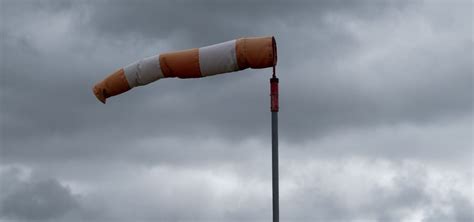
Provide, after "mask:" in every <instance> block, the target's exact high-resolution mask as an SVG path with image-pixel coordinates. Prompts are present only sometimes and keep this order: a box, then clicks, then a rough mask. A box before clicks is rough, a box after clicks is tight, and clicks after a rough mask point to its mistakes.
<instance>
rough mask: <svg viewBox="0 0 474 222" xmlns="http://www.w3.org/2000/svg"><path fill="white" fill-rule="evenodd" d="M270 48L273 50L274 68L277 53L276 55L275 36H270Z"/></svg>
mask: <svg viewBox="0 0 474 222" xmlns="http://www.w3.org/2000/svg"><path fill="white" fill-rule="evenodd" d="M272 48H273V66H276V64H277V60H278V53H277V44H276V40H275V36H272Z"/></svg>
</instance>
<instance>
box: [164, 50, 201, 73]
mask: <svg viewBox="0 0 474 222" xmlns="http://www.w3.org/2000/svg"><path fill="white" fill-rule="evenodd" d="M160 67H161V71H162V72H163V75H164V76H165V77H178V78H183V79H185V78H199V77H202V76H201V71H200V69H199V50H198V49H189V50H183V51H177V52H169V53H164V54H161V55H160Z"/></svg>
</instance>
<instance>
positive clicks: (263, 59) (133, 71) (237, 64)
mask: <svg viewBox="0 0 474 222" xmlns="http://www.w3.org/2000/svg"><path fill="white" fill-rule="evenodd" d="M276 62H277V50H276V42H275V38H274V37H273V36H270V37H256V38H241V39H237V40H232V41H228V42H224V43H220V44H215V45H211V46H206V47H201V48H194V49H189V50H183V51H176V52H168V53H164V54H160V55H154V56H151V57H148V58H144V59H141V60H138V61H136V62H134V63H132V64H130V65H128V66H126V67H124V68H120V69H119V70H117V71H115V72H114V73H112V74H110V75H109V76H107V77H106V78H105V79H104V80H102V81H100V82H98V83H96V84H95V86H94V88H93V91H94V94H95V96H96V97H97V99H99V100H100V101H101V102H102V103H105V100H106V99H107V98H108V97H111V96H115V95H118V94H121V93H124V92H126V91H128V90H130V89H131V88H133V87H136V86H142V85H146V84H148V83H151V82H154V81H156V80H159V79H161V78H169V77H178V78H201V77H206V76H212V75H216V74H221V73H227V72H234V71H238V70H243V69H246V68H254V69H261V68H267V67H272V66H274V65H276Z"/></svg>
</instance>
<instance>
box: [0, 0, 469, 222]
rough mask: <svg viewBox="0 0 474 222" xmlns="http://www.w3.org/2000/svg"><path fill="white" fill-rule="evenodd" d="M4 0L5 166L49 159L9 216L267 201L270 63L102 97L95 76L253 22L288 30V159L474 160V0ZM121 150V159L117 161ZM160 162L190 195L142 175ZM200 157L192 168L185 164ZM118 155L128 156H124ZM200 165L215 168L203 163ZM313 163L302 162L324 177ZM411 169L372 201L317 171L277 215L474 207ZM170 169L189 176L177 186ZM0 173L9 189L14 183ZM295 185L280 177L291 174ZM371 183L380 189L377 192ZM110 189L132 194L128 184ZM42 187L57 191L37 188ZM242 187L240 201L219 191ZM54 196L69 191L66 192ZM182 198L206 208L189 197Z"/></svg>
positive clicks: (167, 212) (265, 212)
mask: <svg viewBox="0 0 474 222" xmlns="http://www.w3.org/2000/svg"><path fill="white" fill-rule="evenodd" d="M0 4H1V9H0V10H1V11H0V12H1V15H0V16H1V21H0V34H1V40H0V46H1V50H2V51H1V53H0V56H1V63H0V65H1V69H0V72H1V73H0V74H1V77H0V111H1V113H0V124H1V128H0V145H1V148H0V167H1V166H2V165H9V164H20V165H24V166H27V167H31V168H34V169H36V170H38V171H41V172H44V173H45V174H46V175H48V174H49V176H45V177H44V178H40V179H38V180H32V181H26V182H24V181H23V182H18V187H19V188H15V189H12V190H11V191H9V192H5V194H8V195H5V196H2V194H0V197H2V199H1V200H2V204H3V205H4V206H2V211H1V214H0V215H1V216H4V217H7V216H8V217H9V218H10V217H11V218H43V219H47V218H54V217H61V216H62V215H64V214H68V212H70V211H72V212H76V213H77V211H76V210H75V209H76V208H77V205H81V206H84V205H86V206H87V205H89V204H90V203H94V202H97V203H102V204H103V205H100V204H98V205H93V204H90V206H92V205H93V206H94V207H95V208H97V210H96V211H93V212H94V213H91V212H86V213H85V214H88V215H89V216H90V217H88V216H87V215H80V216H79V218H82V216H83V217H84V218H91V217H92V218H93V217H94V215H95V217H96V218H101V219H103V218H109V217H110V218H117V217H120V216H119V215H121V216H123V217H124V218H126V219H124V220H127V219H128V220H133V219H136V217H138V216H137V215H138V214H140V215H143V217H144V218H145V220H146V219H150V218H147V216H150V217H151V218H155V219H156V218H161V219H165V220H173V219H176V220H179V219H189V218H193V217H196V218H202V219H204V220H205V219H209V218H214V219H215V218H220V219H222V220H224V219H229V220H233V219H235V220H236V221H239V220H249V221H251V220H257V219H262V220H264V219H265V218H268V217H269V215H270V214H269V212H270V206H269V205H268V203H269V202H268V196H265V195H267V193H266V191H268V190H266V189H258V186H256V187H257V188H256V187H254V185H255V184H253V183H249V184H247V183H246V182H242V181H259V182H258V183H256V184H257V185H258V184H259V183H260V182H261V181H264V182H262V183H268V181H269V177H268V176H269V175H268V174H267V173H268V172H269V170H270V169H269V166H270V165H268V162H267V161H268V159H267V157H268V156H269V155H270V153H269V149H267V146H268V144H267V141H268V140H269V129H268V128H269V121H270V119H269V115H268V114H269V104H268V103H269V102H268V78H269V76H270V70H246V71H242V72H240V73H235V74H228V75H222V76H215V77H209V78H203V79H199V80H197V79H195V80H179V79H164V80H160V81H157V82H156V83H152V84H150V85H149V86H146V87H140V88H137V89H134V90H132V91H130V92H128V93H126V94H124V95H121V96H119V97H115V98H112V99H110V100H109V101H108V103H107V104H106V105H102V104H100V103H99V102H98V101H96V99H95V98H94V96H93V95H92V92H91V87H92V85H93V84H94V82H96V81H98V80H100V79H102V78H103V77H104V76H105V75H106V74H107V73H110V72H111V71H113V70H115V69H116V68H119V67H121V66H124V65H126V64H128V63H130V62H132V61H134V60H137V59H140V58H143V57H145V56H150V55H152V54H156V53H161V52H165V51H169V50H179V49H185V48H190V47H199V46H204V45H208V44H213V43H218V42H222V41H226V40H230V39H234V38H237V37H242V36H257V35H275V36H276V38H277V42H278V50H279V64H278V67H277V72H278V75H279V77H280V79H281V112H280V118H281V119H280V124H281V125H280V131H281V144H282V157H281V158H282V162H283V164H285V161H289V160H301V161H303V160H304V161H308V163H311V162H313V161H316V162H317V161H321V160H318V158H321V157H328V159H331V160H333V159H334V158H335V157H351V156H362V157H365V158H369V159H370V158H386V159H390V160H394V161H402V160H404V159H414V160H416V161H420V162H423V163H426V164H428V165H429V164H435V165H436V163H437V162H436V163H432V162H430V161H433V160H436V161H438V162H442V163H443V164H444V165H449V167H452V166H454V167H455V168H465V166H469V165H471V164H472V157H469V155H467V154H469V153H471V154H472V139H470V135H472V127H471V126H470V124H469V123H472V100H473V94H472V88H473V85H472V84H473V79H472V78H473V75H472V50H473V48H472V46H473V45H472V34H471V31H472V27H471V26H472V21H471V16H470V14H472V12H471V11H470V7H471V6H472V5H471V4H472V3H471V2H463V1H455V2H454V3H453V2H449V3H448V2H445V1H434V2H433V1H431V2H430V1H369V0H368V1H329V0H326V1H293V2H291V3H290V2H284V1H238V2H237V1H202V2H201V1H199V2H198V1H98V2H95V1H66V2H64V1H1V3H0ZM466 21H470V22H466ZM424 161H426V162H424ZM123 162H125V163H126V164H123V165H120V164H118V163H123ZM334 163H335V164H340V162H338V161H337V160H335V162H334ZM137 165H138V166H139V167H137ZM444 165H443V166H444ZM153 166H158V167H176V169H174V170H172V171H169V172H166V173H163V174H158V175H155V177H149V178H148V177H147V179H143V178H142V180H140V182H141V183H142V184H147V183H149V180H153V179H154V178H160V179H161V181H160V182H159V183H158V184H154V185H159V186H156V187H160V188H162V189H163V190H161V189H160V192H165V191H169V192H173V191H174V192H176V193H180V192H182V193H183V195H175V196H170V195H169V194H167V193H159V195H157V196H153V197H150V193H154V192H155V190H154V189H150V188H148V190H147V189H142V188H143V187H142V184H139V183H138V182H137V184H134V182H133V181H129V178H134V176H136V175H135V174H136V172H141V170H143V169H142V168H141V167H146V168H147V169H148V167H153ZM222 166H227V167H229V166H230V168H232V170H229V172H227V174H224V175H223V176H222V177H223V178H226V179H228V180H226V179H222V180H219V179H216V178H214V177H213V176H209V174H210V175H213V173H215V172H214V170H215V169H216V168H219V167H222ZM189 167H192V168H193V169H196V171H197V172H194V171H193V172H185V173H182V174H180V175H177V176H174V172H179V171H180V170H183V169H184V171H186V170H185V169H187V168H189ZM286 167H287V165H283V167H282V169H283V170H284V169H286ZM305 167H306V165H305V164H303V165H301V166H299V168H298V170H295V171H294V172H292V174H295V173H297V172H300V171H303V172H304V171H305ZM449 167H447V168H449ZM137 168H138V169H137ZM235 168H238V169H235ZM370 168H371V166H365V169H370ZM463 170H466V169H463ZM122 171H124V172H127V173H124V174H120V173H117V172H122ZM200 171H204V172H211V173H202V172H200ZM363 171H364V169H362V170H361V172H363ZM402 171H403V169H402ZM407 171H410V170H407ZM468 171H469V172H470V170H468ZM310 172H312V171H310ZM194 173H196V174H197V175H203V178H204V179H202V178H192V175H193V174H194ZM233 173H236V174H238V175H240V176H242V175H246V176H242V177H243V178H244V179H242V181H240V180H238V179H237V180H235V178H233V177H232V176H230V179H229V174H230V175H232V174H233ZM292 174H289V175H287V176H288V177H291V176H292ZM336 174H337V173H336ZM108 175H112V176H109V177H107V176H108ZM249 175H251V176H249ZM314 175H317V174H314ZM314 175H313V174H310V175H308V176H307V177H308V178H310V179H311V178H313V179H314ZM346 175H348V176H350V173H348V174H346ZM226 176H227V177H226ZM319 176H320V177H319ZM334 176H335V175H318V178H327V179H328V180H330V179H331V178H333V177H334ZM409 176H413V177H421V178H422V179H420V180H417V181H415V182H412V181H410V180H408V179H406V178H408V177H409ZM409 176H401V177H399V178H398V180H397V181H396V186H397V187H398V188H397V189H392V188H387V187H385V186H381V187H377V186H375V188H373V187H371V188H370V190H371V191H373V192H372V193H371V192H367V193H368V194H367V196H368V197H367V198H366V200H365V201H362V203H363V204H362V205H361V207H360V208H353V207H348V206H347V200H345V198H341V196H339V195H337V193H338V192H344V190H345V188H341V189H339V190H330V191H329V192H328V190H327V189H328V188H327V187H325V186H326V185H324V184H323V185H321V184H320V183H319V182H321V181H312V180H309V181H307V180H306V178H304V179H302V180H303V181H305V182H303V183H302V184H300V185H299V186H297V187H298V189H296V190H294V191H293V192H292V193H291V195H289V196H288V199H287V200H286V201H287V202H286V204H287V206H286V207H284V208H282V213H283V214H282V216H283V217H285V215H286V217H287V218H288V219H293V220H297V219H301V220H307V219H308V218H318V216H320V217H319V218H329V219H331V218H333V217H331V216H333V215H340V217H338V218H336V219H341V220H346V219H347V220H350V219H357V218H361V219H367V218H375V219H380V220H383V221H385V220H387V221H389V220H395V221H396V220H397V219H399V218H406V217H408V216H407V215H408V214H412V213H413V212H412V211H410V209H408V208H410V207H412V208H420V207H421V206H423V205H427V206H429V207H427V208H429V209H425V211H426V212H430V213H429V214H428V215H427V216H426V217H425V219H426V220H427V221H431V220H433V221H436V220H439V218H442V219H443V218H446V220H448V221H449V220H453V221H454V220H456V219H457V218H459V219H458V220H460V221H463V220H469V219H470V218H472V213H469V212H470V210H472V201H470V200H468V199H466V198H463V197H461V195H457V194H453V195H451V194H449V195H448V196H450V197H451V199H449V200H443V201H445V203H447V204H446V205H448V206H449V207H453V208H454V210H452V211H449V212H446V211H444V210H443V209H441V208H437V207H438V206H437V204H440V203H442V202H443V201H441V200H433V198H432V195H431V193H430V191H427V190H425V189H422V188H426V187H428V185H429V184H427V183H429V181H430V179H429V178H427V177H424V176H423V175H418V174H416V173H411V174H409ZM102 177H105V178H107V179H101V178H102ZM5 178H7V179H5ZM8 178H14V177H8V176H5V175H4V174H2V178H0V179H2V181H3V182H4V181H7V180H9V179H8ZM48 178H58V179H48ZM124 178H127V179H126V180H125V181H124ZM165 178H166V179H165ZM190 178H191V179H190ZM60 179H63V180H66V181H72V182H71V183H72V184H76V185H77V187H79V188H77V189H79V190H80V189H82V188H83V189H84V190H85V191H84V193H85V194H88V195H89V196H88V195H86V196H85V197H86V198H85V200H81V201H86V202H87V203H88V204H78V201H79V200H76V199H75V198H76V196H74V195H72V194H71V192H70V190H69V188H68V187H67V186H64V185H61V184H62V183H59V181H60ZM106 180H110V181H111V182H107V181H106ZM166 180H167V181H166ZM173 181H178V182H180V183H182V184H181V186H178V187H176V184H174V183H173ZM190 181H192V182H191V183H198V184H199V186H198V187H199V189H200V191H202V193H196V187H194V186H191V185H186V184H189V183H190ZM209 181H214V182H215V181H217V182H216V184H218V186H217V185H216V186H215V187H216V188H221V187H226V185H228V184H234V183H237V184H238V185H237V186H240V185H242V184H244V185H246V186H247V189H248V190H250V191H249V192H255V193H250V194H247V196H245V194H243V193H239V192H236V193H232V194H230V195H229V196H225V197H222V196H219V195H218V194H216V193H215V192H214V191H213V190H212V189H210V188H209V186H210V187H212V184H213V183H212V182H209ZM236 181H237V182H236ZM239 181H240V182H239ZM265 181H266V182H265ZM3 182H2V186H3V187H0V188H1V189H4V187H5V186H6V185H5V183H3ZM208 182H209V184H208ZM341 183H347V184H352V183H354V182H352V181H349V182H347V181H342V182H341ZM84 184H85V185H84ZM83 185H84V187H85V188H84V187H82V186H83ZM332 185H334V184H332ZM471 185H472V184H471ZM88 186H89V187H88ZM285 186H286V185H285V184H284V183H283V185H282V189H284V188H285ZM329 186H331V184H330V185H329ZM449 186H453V187H456V184H455V182H452V184H449ZM362 187H363V186H362ZM420 187H421V188H420ZM112 188H116V189H112ZM372 188H373V189H372ZM229 189H230V188H229ZM233 189H237V188H233ZM367 189H369V188H367ZM453 189H454V188H453ZM131 190H134V191H137V193H136V194H135V192H131ZM374 192H378V193H380V196H377V197H373V193H374ZM115 193H123V195H124V196H122V197H121V196H118V197H115V196H114V194H115ZM261 193H263V197H262V194H261ZM26 194H29V195H26ZM34 195H37V196H38V197H39V198H40V199H44V200H45V202H46V203H48V204H47V205H48V206H46V205H35V204H34V203H32V202H31V201H29V202H28V200H30V199H28V198H31V196H34ZM188 195H189V196H193V195H194V197H195V198H197V199H206V198H210V199H212V200H214V201H215V202H212V203H214V204H215V205H211V206H209V207H207V208H206V207H204V206H200V203H199V202H196V201H191V200H189V199H188V198H187V196H188ZM242 196H244V197H245V198H243V197H242ZM458 196H459V197H458ZM7 197H8V198H7ZM239 197H240V198H241V199H240V200H241V202H240V204H241V205H239V207H230V208H226V207H224V206H223V204H222V203H223V202H226V201H228V200H229V199H235V198H239ZM48 198H52V199H48ZM114 198H115V199H114ZM153 198H158V200H156V199H153ZM219 198H222V199H219ZM137 199H140V201H141V200H142V199H143V203H141V205H139V206H142V208H140V209H138V208H139V207H136V206H135V207H134V206H131V205H127V204H119V203H120V201H124V200H126V201H128V200H137ZM101 200H105V201H102V202H101ZM115 200H116V201H115ZM88 201H89V202H88ZM282 201H285V200H282ZM79 202H80V201H79ZM59 203H63V204H61V206H59V205H58V206H57V205H55V204H59ZM81 203H82V202H81ZM288 203H291V206H290V205H289V204H288ZM138 204H140V203H138ZM167 204H170V205H169V206H167ZM282 204H283V205H284V204H285V202H282ZM154 205H159V206H160V207H159V210H158V215H157V212H155V211H156V210H155V209H152V208H150V207H149V206H154ZM229 205H230V204H229ZM182 206H186V207H189V208H195V209H194V210H192V211H189V212H187V213H181V212H182V211H183V209H182ZM226 206H227V205H226ZM50 208H57V210H53V209H50ZM24 209H30V210H28V212H26V211H24ZM122 209H128V210H124V211H122ZM285 210H286V211H285ZM82 213H84V212H82ZM79 214H80V213H79ZM91 215H92V216H91ZM160 215H161V217H160ZM67 218H68V219H71V221H72V220H73V219H75V217H74V216H70V217H67Z"/></svg>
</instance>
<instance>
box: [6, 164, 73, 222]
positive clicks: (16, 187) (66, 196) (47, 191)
mask: <svg viewBox="0 0 474 222" xmlns="http://www.w3.org/2000/svg"><path fill="white" fill-rule="evenodd" d="M20 174H21V171H20V170H19V169H18V168H7V169H6V170H5V172H2V173H1V174H0V176H1V177H2V180H1V186H0V190H1V191H2V195H1V199H0V201H1V205H0V218H3V219H20V220H32V221H43V220H50V219H56V218H60V217H62V216H64V215H65V214H66V213H68V212H70V211H71V210H73V209H75V208H77V207H78V202H77V200H76V197H75V196H73V195H72V194H71V191H70V190H69V188H68V187H64V186H63V185H61V184H60V183H59V182H58V181H57V180H55V179H44V178H42V179H39V180H35V179H31V178H28V179H26V180H22V179H21V178H20V176H21V175H20Z"/></svg>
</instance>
